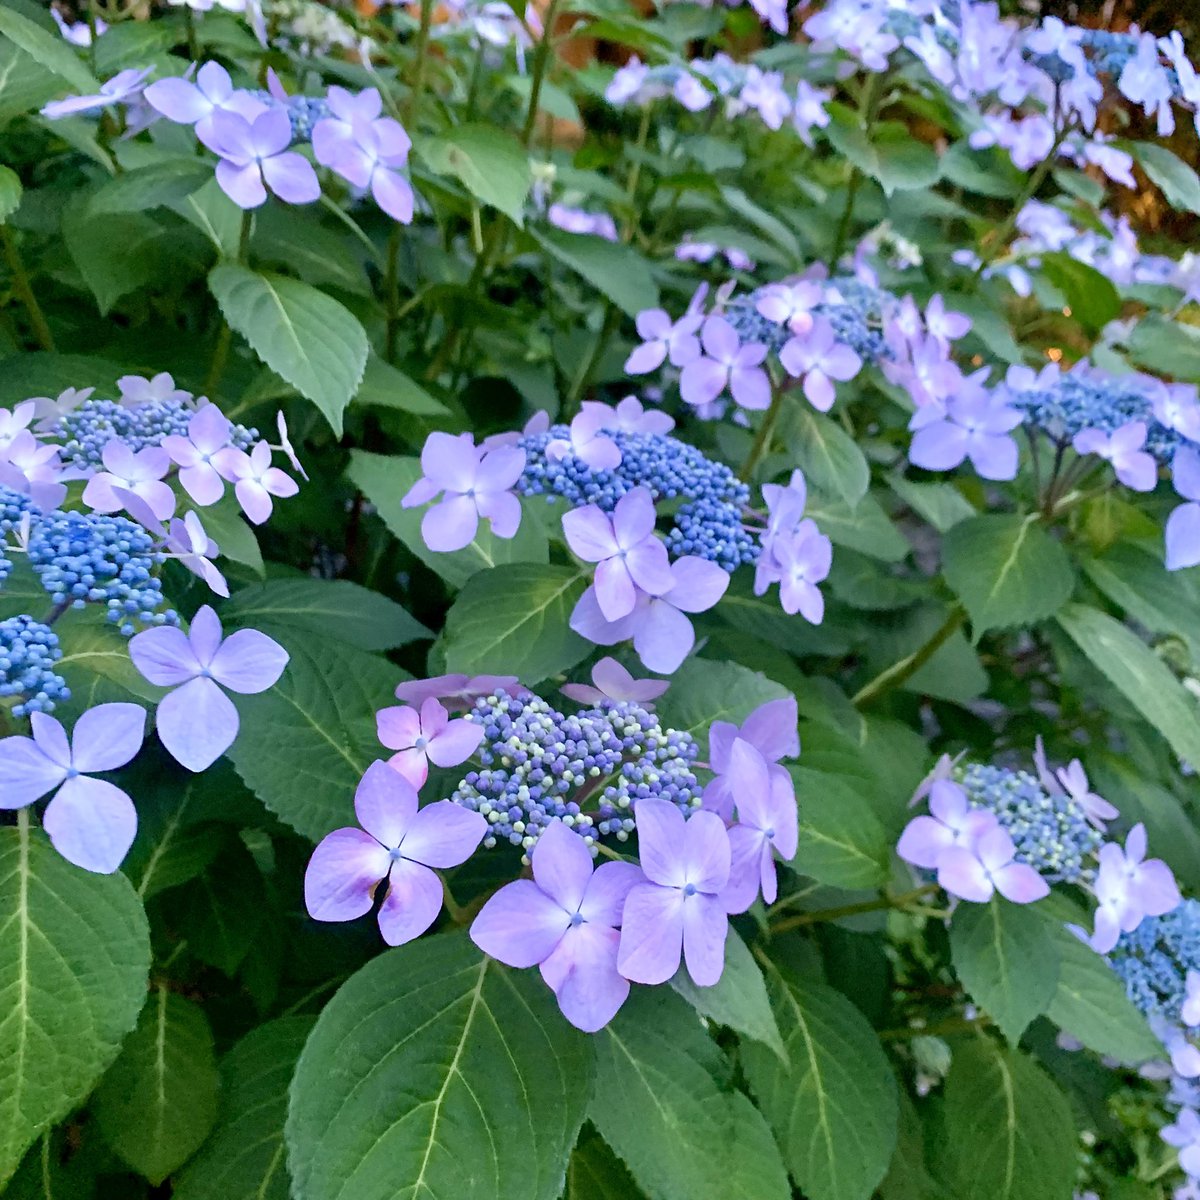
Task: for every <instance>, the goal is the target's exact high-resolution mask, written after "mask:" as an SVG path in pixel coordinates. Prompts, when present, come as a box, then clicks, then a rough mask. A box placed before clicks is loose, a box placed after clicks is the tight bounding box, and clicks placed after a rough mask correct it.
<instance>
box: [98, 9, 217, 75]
mask: <svg viewBox="0 0 1200 1200" xmlns="http://www.w3.org/2000/svg"><path fill="white" fill-rule="evenodd" d="M188 12H189V13H190V12H191V10H190V9H189V10H188ZM87 23H88V33H89V35H90V37H89V40H88V62H89V63H90V64H91V68H92V74H93V75H95V74H96V39H97V38H98V37H99V36H100V33H99V29H100V26H99V19H98V17H97V14H96V0H88V6H87ZM195 57H196V56H195V55H193V58H195Z"/></svg>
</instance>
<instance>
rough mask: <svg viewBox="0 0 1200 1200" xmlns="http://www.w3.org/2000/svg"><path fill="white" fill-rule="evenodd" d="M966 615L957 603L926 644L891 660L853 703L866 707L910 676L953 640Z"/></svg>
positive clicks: (859, 693) (859, 692)
mask: <svg viewBox="0 0 1200 1200" xmlns="http://www.w3.org/2000/svg"><path fill="white" fill-rule="evenodd" d="M966 619H967V610H966V609H965V608H963V607H962V605H961V604H956V605H954V607H953V608H952V609H951V610H950V615H949V616H947V618H946V619H945V621H943V622H942V624H941V625H940V626H939V627H938V629H937V630H935V631H934V633H933V635H932V636H931V637H930V638H929V640H928V641H927V642H926V643H925V644H924V645H923V646H920V647H918V648H917V649H916V650H914V651H913V652H912V653H911V654H910V655H908V657H907V658H902V659H901V660H900V661H899V662H895V663H892V665H891V666H890V667H888V668H887V670H886V671H881V672H880V673H879V674H878V675H876V676H875V678H874V679H872V680H871V682H870V683H868V684H867V685H866V686H865V687H863V688H860V689H859V691H858V692H856V693H855V695H854V697H853V699H852V701H851V703H852V704H853V705H854V707H855V708H865V707H866V706H867V705H868V704H873V703H874V702H875V701H876V700H878V699H879V697H880V696H882V695H884V694H885V693H886V692H890V691H892V690H893V689H894V688H898V687H899V686H900V685H901V684H902V683H906V682H907V681H908V680H910V679H911V678H912V677H913V676H914V675H915V674H916V673H917V672H918V671H919V670H920V669H921V668H922V667H923V666H924V665H925V664H926V663H927V662H928V661H929V660H930V659H931V658H932V657H933V656H934V655H935V654H936V653H937V652H938V651H939V650H940V649H941V648H942V646H943V645H945V643H946V642H948V641H949V640H950V638H951V637H952V636H953V635H954V634H955V633H956V632H957V631H958V629H959V628H960V627H961V626H962V624H963V623H964V622H965V621H966Z"/></svg>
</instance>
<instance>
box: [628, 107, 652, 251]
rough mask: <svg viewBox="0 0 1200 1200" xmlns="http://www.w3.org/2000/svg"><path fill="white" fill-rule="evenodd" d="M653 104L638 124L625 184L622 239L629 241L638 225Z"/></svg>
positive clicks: (643, 111)
mask: <svg viewBox="0 0 1200 1200" xmlns="http://www.w3.org/2000/svg"><path fill="white" fill-rule="evenodd" d="M653 108H654V105H653V104H647V105H646V107H645V108H643V109H642V119H641V121H640V123H639V124H638V132H637V141H635V142H634V144H633V148H634V158H633V161H632V162H631V163H630V166H629V179H628V181H627V182H626V184H625V207H626V209H627V212H626V215H625V220H624V221H623V222H622V224H621V241H623V242H625V243H628V242H630V241H631V240H632V239H633V231H634V229H635V228H636V227H637V223H638V220H637V206H636V205H635V204H634V200H635V199H636V197H637V189H638V183H639V182H640V181H641V176H642V152H643V151H644V150H645V149H646V139H647V138H648V137H649V135H650V112H651V110H652V109H653Z"/></svg>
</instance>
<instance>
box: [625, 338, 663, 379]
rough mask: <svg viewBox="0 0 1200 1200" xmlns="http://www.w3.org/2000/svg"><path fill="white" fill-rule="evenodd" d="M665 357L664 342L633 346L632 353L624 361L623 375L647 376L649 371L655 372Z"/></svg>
mask: <svg viewBox="0 0 1200 1200" xmlns="http://www.w3.org/2000/svg"><path fill="white" fill-rule="evenodd" d="M666 357H667V344H666V342H662V341H657V342H643V343H642V345H640V346H635V347H634V349H633V353H632V354H630V356H629V357H628V358H627V359H626V360H625V373H626V374H627V375H648V374H649V373H650V372H651V371H657V370H658V368H659V367H661V366H662V365H663V361H664V360H665V359H666Z"/></svg>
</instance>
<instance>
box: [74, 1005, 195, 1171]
mask: <svg viewBox="0 0 1200 1200" xmlns="http://www.w3.org/2000/svg"><path fill="white" fill-rule="evenodd" d="M218 1086H219V1084H218V1079H217V1063H216V1059H215V1058H214V1057H213V1039H212V1030H210V1029H209V1027H208V1018H207V1017H206V1016H205V1015H204V1010H203V1009H202V1008H200V1007H198V1006H197V1005H195V1004H193V1003H192V1002H191V1001H190V1000H185V999H184V998H183V997H182V996H177V995H175V994H174V993H173V992H169V991H168V990H167V989H166V988H165V987H162V986H159V987H158V988H156V989H155V990H154V991H153V992H151V994H150V999H149V1001H148V1002H147V1004H146V1007H145V1008H144V1009H143V1010H142V1015H141V1018H140V1019H139V1021H138V1023H137V1028H136V1029H135V1030H134V1031H133V1033H131V1034H130V1035H129V1037H128V1038H126V1039H125V1044H124V1046H122V1047H121V1053H120V1055H119V1056H118V1058H117V1061H116V1062H114V1063H113V1065H112V1067H111V1068H109V1071H108V1073H107V1074H106V1075H105V1076H104V1082H103V1083H102V1084H101V1085H100V1089H99V1090H98V1091H97V1092H96V1100H95V1106H96V1107H95V1112H96V1120H97V1121H98V1122H99V1125H100V1129H101V1132H102V1133H103V1134H104V1137H105V1140H106V1141H107V1142H108V1144H109V1145H110V1146H111V1147H112V1148H113V1150H115V1151H116V1153H117V1156H118V1157H119V1158H121V1159H123V1160H124V1161H125V1162H126V1163H128V1165H129V1166H131V1167H132V1168H133V1169H134V1170H135V1171H137V1172H138V1174H139V1175H145V1177H146V1178H147V1179H149V1180H150V1182H151V1183H153V1184H155V1185H156V1186H157V1185H158V1184H160V1183H162V1181H163V1180H164V1179H166V1177H167V1176H168V1175H170V1174H171V1172H172V1171H174V1170H175V1169H176V1168H177V1167H179V1166H181V1165H182V1164H183V1163H185V1162H186V1161H187V1160H188V1159H189V1158H191V1156H192V1155H193V1154H194V1153H195V1152H196V1150H197V1149H198V1148H199V1147H200V1144H201V1142H203V1141H204V1139H205V1138H206V1137H208V1134H209V1131H210V1130H211V1129H212V1127H213V1125H214V1124H215V1123H216V1119H217V1088H218Z"/></svg>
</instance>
